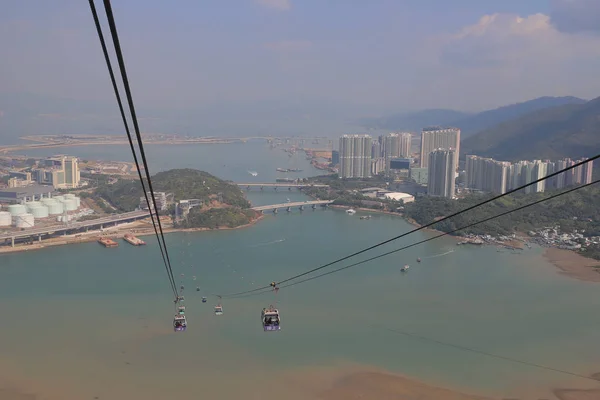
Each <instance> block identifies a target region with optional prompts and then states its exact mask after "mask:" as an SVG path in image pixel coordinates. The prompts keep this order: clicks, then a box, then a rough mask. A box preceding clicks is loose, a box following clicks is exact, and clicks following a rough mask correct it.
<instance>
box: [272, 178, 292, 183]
mask: <svg viewBox="0 0 600 400" xmlns="http://www.w3.org/2000/svg"><path fill="white" fill-rule="evenodd" d="M275 182H279V183H294V182H295V180H294V179H292V178H277V179H275Z"/></svg>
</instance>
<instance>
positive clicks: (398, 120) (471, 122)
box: [360, 96, 587, 138]
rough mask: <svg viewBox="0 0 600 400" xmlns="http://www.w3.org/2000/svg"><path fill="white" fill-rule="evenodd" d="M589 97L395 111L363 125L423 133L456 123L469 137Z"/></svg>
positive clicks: (538, 99) (366, 120)
mask: <svg viewBox="0 0 600 400" xmlns="http://www.w3.org/2000/svg"><path fill="white" fill-rule="evenodd" d="M586 101H587V100H583V99H579V98H577V97H571V96H566V97H539V98H537V99H533V100H529V101H525V102H523V103H517V104H511V105H508V106H503V107H500V108H496V109H493V110H488V111H483V112H480V113H466V112H461V111H454V110H446V109H432V110H423V111H417V112H411V113H398V114H392V115H390V116H387V117H380V118H363V119H362V120H361V121H360V124H361V125H362V126H365V127H368V128H374V129H388V130H391V131H395V130H408V131H416V132H420V131H421V129H423V128H424V127H427V126H437V125H445V126H456V127H458V128H460V129H461V137H462V138H467V137H469V136H471V135H474V134H475V133H477V132H480V131H482V130H484V129H487V128H491V127H493V126H494V125H497V124H499V123H502V122H504V121H509V120H511V119H515V118H518V117H520V116H522V115H525V114H527V113H530V112H533V111H537V110H541V109H544V108H548V107H556V106H561V105H565V104H584V103H585V102H586Z"/></svg>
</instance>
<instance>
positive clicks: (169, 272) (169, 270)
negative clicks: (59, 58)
mask: <svg viewBox="0 0 600 400" xmlns="http://www.w3.org/2000/svg"><path fill="white" fill-rule="evenodd" d="M89 4H90V9H91V11H92V16H93V18H94V24H95V25H96V31H97V33H98V38H99V39H100V44H101V46H102V52H103V54H104V58H105V61H106V65H107V67H108V72H109V75H110V79H111V83H112V86H113V89H114V92H115V96H116V98H117V103H118V105H119V111H120V113H121V118H122V119H123V124H124V126H125V131H126V133H127V138H128V140H129V146H130V149H131V152H132V154H133V159H134V162H135V165H136V169H137V171H138V176H139V178H140V183H141V185H142V190H143V192H144V197H145V199H146V202H147V204H148V208H149V214H150V218H151V220H152V226H153V228H154V233H155V234H156V238H157V240H158V245H159V249H160V252H161V256H162V259H163V262H164V264H165V268H166V270H167V277H168V278H169V282H170V284H171V289H172V290H173V293H174V294H175V297H176V299H177V298H178V296H179V295H178V292H177V285H176V283H175V278H174V276H173V270H172V268H171V265H170V260H169V258H168V251H167V249H166V243H165V241H164V236H163V233H162V227H161V224H160V218H159V215H158V212H157V207H156V202H155V201H154V213H153V212H152V208H151V206H150V201H149V199H148V193H147V190H146V186H145V184H144V179H143V177H142V173H141V169H140V165H139V161H138V158H137V155H136V152H135V148H134V145H133V139H132V137H131V132H130V130H129V124H128V123H127V118H126V116H125V111H124V108H123V102H122V100H121V96H120V94H119V89H118V87H117V82H116V78H115V74H114V70H113V68H112V63H111V61H110V57H109V55H108V50H107V47H106V41H105V39H104V35H103V33H102V27H101V25H100V21H99V18H98V13H97V11H96V6H95V4H94V0H89ZM108 7H110V2H109V5H108ZM105 8H106V2H105ZM106 10H107V16H108V14H109V11H108V9H106ZM110 15H111V17H112V10H111V11H110ZM109 19H110V17H109ZM113 25H114V21H113ZM111 28H112V26H111ZM114 33H115V34H116V27H115V32H114ZM113 38H114V37H113ZM117 41H118V39H117ZM115 50H116V48H115ZM119 50H120V47H119ZM124 84H125V81H124ZM125 87H126V89H127V87H128V84H126V85H125ZM128 99H129V96H128ZM132 107H133V105H132V103H130V110H134V109H133V108H132ZM132 114H133V113H132ZM133 116H134V126H135V125H136V123H137V119H136V118H135V114H133ZM138 129H139V128H138ZM138 144H139V147H140V153H141V154H142V157H143V162H144V166H145V167H146V166H147V163H146V161H145V156H144V152H143V143H142V141H141V138H140V139H139V140H138ZM145 169H146V174H147V175H148V169H147V167H146V168H145ZM147 178H148V185H149V188H150V192H151V195H152V198H153V200H154V192H153V189H152V187H151V181H150V177H149V176H148V177H147ZM154 214H156V219H157V220H158V226H159V227H160V228H161V229H160V235H159V232H158V229H157V224H156V222H155V219H154ZM161 237H162V242H161Z"/></svg>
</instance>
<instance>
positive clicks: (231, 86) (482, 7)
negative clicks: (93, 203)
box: [0, 0, 600, 112]
mask: <svg viewBox="0 0 600 400" xmlns="http://www.w3.org/2000/svg"><path fill="white" fill-rule="evenodd" d="M96 3H97V7H98V8H99V9H100V16H101V18H102V19H104V18H105V14H104V10H103V7H102V4H101V3H102V2H101V1H100V0H96ZM113 3H114V4H113V8H114V12H115V18H116V22H117V26H118V28H119V30H120V32H119V33H120V37H121V41H122V46H123V51H124V54H125V59H126V63H127V67H128V72H129V76H130V79H131V81H132V85H133V90H134V96H135V99H136V102H137V103H138V104H140V106H146V107H156V108H175V109H177V108H181V107H185V108H194V107H203V106H208V105H214V104H236V105H238V106H239V105H243V104H248V103H255V102H271V103H277V102H279V101H292V102H298V103H302V102H313V103H316V104H332V105H334V104H338V105H354V106H357V105H358V106H365V110H369V111H370V112H374V110H381V111H384V110H388V111H389V110H395V109H397V110H401V109H420V108H437V107H440V108H441V107H443V108H454V109H462V110H479V109H483V108H487V107H495V106H499V105H503V104H507V103H514V102H517V101H523V100H527V99H531V98H534V97H538V96H543V95H574V96H580V97H584V98H593V97H597V96H600V80H599V79H598V71H600V0H554V1H552V0H176V1H169V2H167V1H163V0H160V1H159V0H118V1H117V0H115V1H113ZM0 49H1V51H2V53H1V54H2V56H1V57H2V59H1V62H0V93H2V92H3V93H7V92H10V93H15V92H29V93H35V94H43V95H50V96H58V97H67V98H73V99H82V100H101V101H104V100H107V101H112V100H113V94H112V90H111V88H110V86H109V81H108V74H107V71H106V66H105V64H104V61H103V58H102V54H101V50H100V46H99V43H98V39H97V37H96V33H95V29H94V26H93V21H92V17H91V13H90V10H89V7H88V3H87V1H85V0H52V1H48V0H12V1H11V0H6V1H3V2H2V11H1V12H0Z"/></svg>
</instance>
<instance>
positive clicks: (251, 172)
mask: <svg viewBox="0 0 600 400" xmlns="http://www.w3.org/2000/svg"><path fill="white" fill-rule="evenodd" d="M248 173H249V174H250V175H252V176H258V172H256V171H248Z"/></svg>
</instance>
